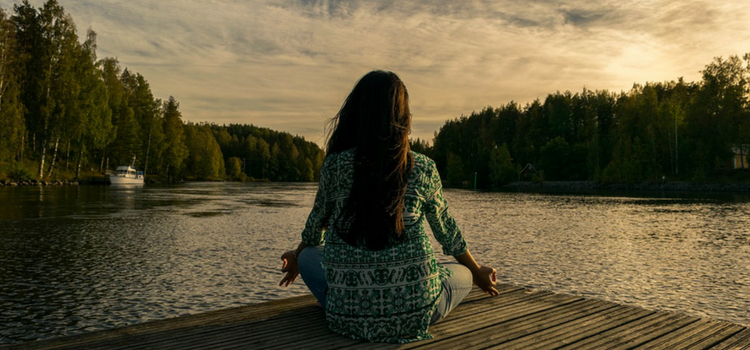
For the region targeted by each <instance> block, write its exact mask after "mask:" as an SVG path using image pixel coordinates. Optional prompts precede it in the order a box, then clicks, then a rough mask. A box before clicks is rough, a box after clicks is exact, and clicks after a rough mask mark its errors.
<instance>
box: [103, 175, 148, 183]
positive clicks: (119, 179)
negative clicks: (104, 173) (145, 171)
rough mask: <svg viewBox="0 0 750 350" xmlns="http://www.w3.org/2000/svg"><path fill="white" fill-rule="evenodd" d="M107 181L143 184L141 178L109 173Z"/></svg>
mask: <svg viewBox="0 0 750 350" xmlns="http://www.w3.org/2000/svg"><path fill="white" fill-rule="evenodd" d="M109 183H110V184H112V185H143V178H138V179H136V178H132V177H125V176H117V175H110V176H109Z"/></svg>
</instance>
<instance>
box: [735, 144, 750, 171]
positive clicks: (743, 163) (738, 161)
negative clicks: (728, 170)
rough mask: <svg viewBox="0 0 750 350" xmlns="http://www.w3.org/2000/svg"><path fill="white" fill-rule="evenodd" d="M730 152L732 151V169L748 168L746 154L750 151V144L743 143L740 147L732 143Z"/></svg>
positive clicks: (749, 166)
mask: <svg viewBox="0 0 750 350" xmlns="http://www.w3.org/2000/svg"><path fill="white" fill-rule="evenodd" d="M732 153H734V158H732V169H748V168H750V165H748V164H747V159H748V156H747V154H748V153H750V144H747V143H743V144H742V146H741V148H740V147H737V145H734V146H732Z"/></svg>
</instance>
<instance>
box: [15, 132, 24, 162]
mask: <svg viewBox="0 0 750 350" xmlns="http://www.w3.org/2000/svg"><path fill="white" fill-rule="evenodd" d="M25 141H26V133H23V135H21V153H20V154H19V156H18V159H17V161H19V162H20V161H22V160H23V150H24V144H25Z"/></svg>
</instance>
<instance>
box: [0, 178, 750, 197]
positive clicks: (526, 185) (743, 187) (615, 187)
mask: <svg viewBox="0 0 750 350" xmlns="http://www.w3.org/2000/svg"><path fill="white" fill-rule="evenodd" d="M184 182H185V181H179V180H177V181H169V182H165V181H148V180H147V183H148V184H164V183H170V184H175V183H184ZM190 182H216V181H190ZM230 182H233V181H230ZM253 182H255V181H253ZM257 182H266V181H257ZM312 182H314V181H312ZM108 184H109V181H108V180H107V179H106V178H101V179H89V180H41V181H40V180H23V181H13V180H8V179H3V180H0V187H19V186H79V185H108ZM446 188H452V187H447V186H446ZM455 188H458V189H460V188H462V187H455ZM508 190H510V191H546V190H553V191H599V190H605V191H670V192H724V193H748V194H750V183H748V182H724V183H711V182H706V183H703V182H688V181H673V182H664V183H650V182H649V183H637V184H630V183H597V182H593V181H543V182H530V181H516V182H511V183H509V184H506V185H503V186H500V187H494V188H491V189H489V191H508Z"/></svg>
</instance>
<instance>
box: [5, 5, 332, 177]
mask: <svg viewBox="0 0 750 350" xmlns="http://www.w3.org/2000/svg"><path fill="white" fill-rule="evenodd" d="M324 157H325V154H324V152H323V151H322V150H321V149H320V148H319V147H318V146H317V145H316V144H314V143H311V142H307V141H305V140H304V139H303V138H301V137H298V136H292V135H290V134H288V133H283V132H277V131H273V130H270V129H266V128H258V127H255V126H252V125H229V126H218V125H214V124H199V125H196V124H190V123H188V124H187V125H186V124H185V123H184V121H183V120H182V113H181V112H180V109H179V103H178V102H177V100H175V99H174V98H173V97H170V98H169V99H167V100H166V101H163V102H162V101H161V100H159V99H156V98H154V96H153V94H152V92H151V87H150V85H149V83H148V81H147V80H146V78H145V77H143V76H142V75H140V74H138V73H135V72H131V71H129V70H128V69H122V68H121V67H120V64H119V62H118V61H117V59H115V58H104V59H102V60H100V61H97V57H96V33H94V32H93V30H89V31H87V35H86V38H85V40H84V41H83V42H79V40H78V36H77V30H76V27H75V24H74V23H73V19H72V17H71V16H70V15H69V14H67V13H65V11H64V9H63V7H62V6H60V4H59V3H58V2H57V1H56V0H47V1H46V2H45V3H44V5H43V6H42V7H41V8H38V9H37V8H34V7H33V6H31V5H30V4H29V2H28V1H23V2H22V3H21V4H20V5H15V6H14V7H13V15H12V16H10V17H9V16H8V15H7V13H6V12H5V10H3V9H0V175H3V176H8V174H10V175H13V176H21V175H23V176H26V175H28V173H29V171H28V170H27V169H31V168H30V166H27V164H31V163H36V166H35V167H36V168H37V169H38V172H36V171H35V172H36V173H37V175H35V176H34V178H37V179H42V178H45V177H49V176H50V173H54V175H52V176H63V177H80V176H83V177H87V176H95V174H92V173H91V171H95V172H96V170H98V173H101V172H104V171H106V170H108V169H109V170H111V169H114V167H116V166H118V165H124V164H131V163H134V165H135V166H136V168H138V169H142V170H143V171H144V172H145V173H146V174H147V177H149V178H155V179H172V180H175V179H182V178H190V179H206V180H223V179H225V178H226V176H227V175H226V174H227V171H229V178H230V179H233V180H240V181H244V180H245V179H247V178H248V177H247V175H250V178H251V179H252V178H259V179H267V180H273V181H314V180H315V179H316V178H317V176H318V174H319V173H320V168H321V166H322V164H323V159H324ZM229 159H231V162H229V163H227V162H228V160H229ZM238 161H241V164H243V165H244V167H245V169H242V170H241V171H239V172H237V162H238ZM225 163H227V166H228V168H225ZM18 164H24V166H23V167H20V166H19V165H18ZM45 164H49V166H45ZM55 164H65V166H64V167H63V168H61V167H60V166H59V165H58V166H55ZM70 164H73V170H69V165H70ZM18 169H23V172H20V170H18ZM19 174H20V175H19ZM73 174H75V175H73ZM82 174H84V175H82ZM152 175H153V177H152Z"/></svg>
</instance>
